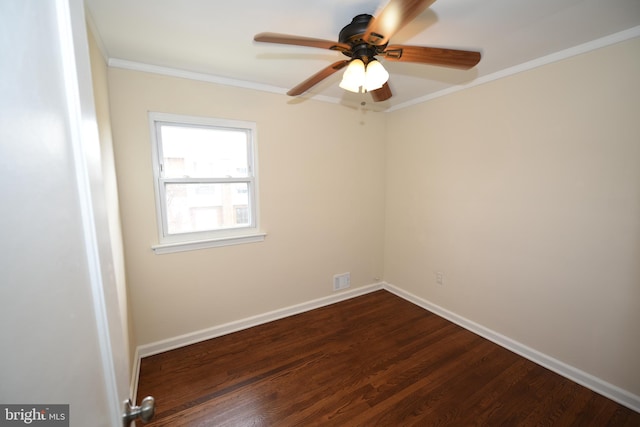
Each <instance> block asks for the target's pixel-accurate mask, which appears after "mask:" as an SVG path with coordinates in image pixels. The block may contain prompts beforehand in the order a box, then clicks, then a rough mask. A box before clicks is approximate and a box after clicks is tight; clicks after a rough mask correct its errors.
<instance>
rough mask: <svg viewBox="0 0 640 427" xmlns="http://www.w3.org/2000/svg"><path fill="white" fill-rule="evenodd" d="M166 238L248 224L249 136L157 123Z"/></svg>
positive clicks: (207, 127)
mask: <svg viewBox="0 0 640 427" xmlns="http://www.w3.org/2000/svg"><path fill="white" fill-rule="evenodd" d="M158 130H159V133H160V135H159V136H160V138H159V139H160V141H161V143H160V147H159V149H160V152H161V153H160V156H161V164H162V165H161V171H162V173H161V176H162V181H163V184H164V186H163V188H162V191H163V193H164V197H163V199H164V204H165V215H166V228H167V229H166V233H167V234H181V233H194V232H201V231H209V230H220V229H229V228H237V227H246V226H248V225H250V223H251V209H250V196H249V195H250V184H251V181H250V179H249V178H250V167H249V157H248V154H249V153H248V147H249V144H248V138H250V135H248V131H247V130H244V129H226V128H216V127H210V126H195V125H179V124H173V123H160V124H159V129H158Z"/></svg>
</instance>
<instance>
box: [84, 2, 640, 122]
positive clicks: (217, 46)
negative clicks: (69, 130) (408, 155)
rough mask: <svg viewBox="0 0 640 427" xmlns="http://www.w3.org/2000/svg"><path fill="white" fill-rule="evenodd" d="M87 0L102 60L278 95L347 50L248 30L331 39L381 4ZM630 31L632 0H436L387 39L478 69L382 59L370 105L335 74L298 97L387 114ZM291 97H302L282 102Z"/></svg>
mask: <svg viewBox="0 0 640 427" xmlns="http://www.w3.org/2000/svg"><path fill="white" fill-rule="evenodd" d="M85 1H86V4H87V7H88V10H89V15H90V24H91V25H92V26H93V30H94V31H97V33H98V34H97V35H98V38H99V39H100V43H101V45H102V48H103V50H104V53H105V55H107V57H108V58H109V64H110V65H111V66H116V67H131V68H135V69H147V70H152V71H160V72H168V73H174V74H176V73H177V74H179V73H180V72H183V71H186V72H188V73H186V75H191V76H194V77H197V78H203V79H205V80H210V81H219V82H223V83H227V84H234V85H239V86H246V87H253V88H261V89H265V90H269V91H275V92H279V93H284V92H286V91H287V90H288V89H290V88H292V87H293V86H295V85H297V84H298V83H300V82H302V81H303V80H305V79H306V78H307V77H309V76H311V75H312V74H314V73H316V72H317V71H319V70H321V69H322V68H324V67H326V66H328V65H329V64H331V63H333V62H335V61H338V60H340V59H345V58H346V57H345V56H343V55H342V54H341V53H339V52H335V51H329V50H323V49H315V48H311V47H298V46H285V45H278V44H270V43H256V42H254V41H253V36H254V35H255V34H257V33H260V32H276V33H285V34H292V35H299V36H306V37H314V38H320V39H327V40H336V41H337V39H338V33H339V31H340V29H341V28H342V27H344V26H345V25H347V24H348V23H349V22H351V19H352V18H353V17H354V16H356V15H358V14H362V13H369V14H372V15H375V14H376V11H377V10H379V8H380V7H381V6H382V5H383V4H384V3H385V2H384V1H383V0H324V1H317V0H316V1H301V0H271V1H264V0H244V1H242V0H236V1H221V0H85ZM91 21H92V22H91ZM638 36H640V0H482V1H480V0H438V1H436V2H435V3H434V4H432V5H431V7H430V8H429V9H427V10H426V11H425V12H423V13H422V14H420V15H419V16H418V17H417V18H416V19H415V20H414V21H413V22H412V23H411V24H409V25H407V26H406V27H404V28H403V29H402V30H400V31H399V32H398V33H396V34H395V35H394V36H393V38H392V39H391V43H393V44H410V45H422V46H435V47H449V48H458V49H465V50H478V51H480V52H482V60H481V61H480V64H478V66H476V67H475V68H473V69H472V70H468V71H461V70H455V69H449V68H442V67H436V66H430V65H422V64H412V63H399V62H388V61H387V62H385V61H384V59H383V60H382V61H381V62H383V64H384V65H385V67H386V68H387V70H388V71H389V72H390V74H391V79H390V81H389V84H390V86H391V89H392V91H393V97H392V98H391V99H389V100H388V101H384V102H380V103H373V102H372V101H371V98H370V95H369V94H353V93H350V92H346V91H344V90H342V89H340V88H339V87H338V83H339V81H340V78H341V74H342V72H337V73H335V74H334V75H332V76H331V77H329V78H327V79H326V80H324V81H323V82H321V83H320V84H318V85H316V86H315V87H313V88H312V89H311V90H310V91H309V92H307V93H306V94H305V95H303V96H302V97H301V98H302V102H304V99H306V98H315V99H320V100H329V101H335V102H340V103H343V104H346V105H361V103H362V102H366V103H367V107H368V108H373V109H377V110H386V109H394V108H399V107H402V106H404V105H410V104H411V103H415V102H418V101H420V100H424V99H428V98H429V97H430V96H434V94H438V93H442V91H447V90H451V88H456V87H460V86H461V85H470V84H475V83H478V82H482V81H486V80H489V79H491V78H494V77H496V76H499V75H503V74H505V73H508V72H510V71H514V70H518V69H523V68H527V67H530V66H533V65H536V64H539V63H544V62H548V61H550V60H551V59H554V58H559V57H565V56H567V55H569V54H574V53H579V52H582V51H586V50H589V49H591V48H594V47H598V46H601V45H606V44H608V43H610V42H611V41H619V40H623V39H626V38H630V37H638ZM638 54H640V52H638ZM550 55H552V56H550ZM178 70H180V71H178ZM191 73H193V74H191ZM184 74H185V73H183V75H184ZM292 102H301V100H300V99H294V98H292Z"/></svg>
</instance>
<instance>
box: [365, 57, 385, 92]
mask: <svg viewBox="0 0 640 427" xmlns="http://www.w3.org/2000/svg"><path fill="white" fill-rule="evenodd" d="M387 80H389V73H388V72H387V70H385V69H384V67H383V66H382V64H381V63H379V62H378V61H371V62H369V63H368V64H367V71H366V74H365V79H364V88H365V89H366V90H367V92H370V91H372V90H376V89H380V88H381V87H382V86H383V85H384V84H385V83H386V82H387Z"/></svg>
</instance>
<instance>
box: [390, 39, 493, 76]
mask: <svg viewBox="0 0 640 427" xmlns="http://www.w3.org/2000/svg"><path fill="white" fill-rule="evenodd" d="M382 55H384V58H385V59H386V60H387V61H400V62H419V63H421V64H431V65H440V66H443V67H452V68H462V69H464V70H468V69H469V68H473V67H474V66H475V65H476V64H478V62H480V58H481V55H480V52H473V51H470V50H457V49H443V48H438V47H426V46H404V45H392V46H388V47H387V48H386V49H385V50H384V52H382Z"/></svg>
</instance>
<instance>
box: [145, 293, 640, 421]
mask: <svg viewBox="0 0 640 427" xmlns="http://www.w3.org/2000/svg"><path fill="white" fill-rule="evenodd" d="M146 395H153V396H154V397H155V398H156V402H157V409H156V416H155V419H154V421H152V422H151V423H149V424H146V425H147V426H312V425H329V426H412V425H416V426H438V425H448V426H472V425H475V426H494V425H504V426H529V425H531V426H533V425H535V426H541V425H545V426H568V425H574V426H640V414H639V413H637V412H634V411H632V410H630V409H628V408H626V407H624V406H621V405H619V404H617V403H615V402H613V401H611V400H609V399H607V398H605V397H602V396H601V395H599V394H597V393H594V392H593V391H591V390H589V389H587V388H584V387H582V386H580V385H578V384H576V383H574V382H572V381H569V380H567V379H565V378H563V377H561V376H559V375H557V374H555V373H553V372H551V371H549V370H547V369H545V368H542V367H540V366H538V365H536V364H535V363H533V362H530V361H528V360H526V359H524V358H522V357H520V356H518V355H516V354H514V353H512V352H510V351H508V350H505V349H504V348H502V347H499V346H498V345H496V344H493V343H492V342H490V341H487V340H485V339H483V338H481V337H479V336H477V335H475V334H473V333H471V332H469V331H466V330H464V329H462V328H461V327H459V326H457V325H455V324H453V323H451V322H449V321H447V320H444V319H442V318H440V317H438V316H436V315H434V314H431V313H430V312H428V311H425V310H423V309H422V308H420V307H417V306H415V305H413V304H411V303H409V302H407V301H404V300H403V299H401V298H399V297H397V296H395V295H393V294H391V293H389V292H387V291H378V292H374V293H371V294H367V295H364V296H361V297H358V298H354V299H351V300H348V301H344V302H340V303H337V304H334V305H331V306H328V307H324V308H320V309H317V310H313V311H310V312H307V313H303V314H299V315H296V316H292V317H289V318H286V319H283V320H278V321H275V322H271V323H268V324H264V325H261V326H257V327H254V328H251V329H247V330H244V331H241V332H236V333H233V334H229V335H226V336H223V337H219V338H215V339H212V340H208V341H205V342H201V343H198V344H194V345H191V346H188V347H183V348H180V349H177V350H173V351H169V352H166V353H162V354H158V355H155V356H151V357H147V358H144V359H143V360H142V362H141V368H140V381H139V391H138V396H139V398H138V401H140V400H141V398H142V397H144V396H146Z"/></svg>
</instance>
